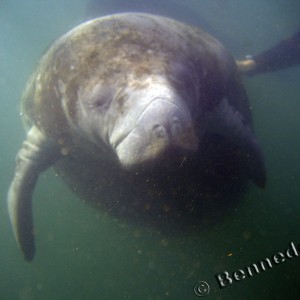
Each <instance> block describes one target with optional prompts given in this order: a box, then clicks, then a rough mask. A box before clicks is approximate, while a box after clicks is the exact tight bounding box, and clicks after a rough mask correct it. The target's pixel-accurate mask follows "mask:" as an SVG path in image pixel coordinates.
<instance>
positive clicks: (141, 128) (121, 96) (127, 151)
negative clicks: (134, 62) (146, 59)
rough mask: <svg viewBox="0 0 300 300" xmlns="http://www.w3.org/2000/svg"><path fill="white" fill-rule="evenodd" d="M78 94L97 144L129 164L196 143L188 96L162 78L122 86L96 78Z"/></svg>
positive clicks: (192, 148)
mask: <svg viewBox="0 0 300 300" xmlns="http://www.w3.org/2000/svg"><path fill="white" fill-rule="evenodd" d="M79 98H80V99H79V100H80V101H79V109H78V111H79V116H80V118H79V120H80V121H79V122H80V127H81V128H82V129H83V130H84V131H85V134H88V136H89V137H90V139H92V141H93V142H94V143H96V144H97V145H98V146H100V147H103V144H105V145H106V146H108V147H109V148H110V149H112V150H113V152H114V153H115V154H116V156H117V158H118V160H119V162H120V164H121V165H122V166H123V167H124V168H126V169H132V168H135V167H137V166H140V165H147V164H148V163H151V162H154V161H156V160H159V159H162V158H163V159H164V160H165V159H169V160H170V161H173V160H174V157H178V159H179V158H180V157H182V156H184V155H186V154H193V153H195V152H196V151H197V149H198V142H199V140H198V136H197V134H196V132H195V128H194V127H193V121H192V116H191V113H190V108H189V106H188V102H187V101H185V99H183V98H182V96H181V95H180V94H178V93H177V92H176V90H175V89H174V88H173V87H172V85H171V84H170V83H168V82H167V81H166V80H165V79H163V78H152V77H150V78H149V77H148V78H146V79H145V80H141V79H139V80H136V81H133V82H131V83H129V84H127V85H126V86H125V87H122V88H120V89H117V88H116V87H109V86H106V87H103V85H102V84H98V85H97V84H96V85H95V86H94V87H93V88H91V89H89V90H86V91H83V92H82V93H81V95H80V96H79Z"/></svg>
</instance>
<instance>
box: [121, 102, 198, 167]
mask: <svg viewBox="0 0 300 300" xmlns="http://www.w3.org/2000/svg"><path fill="white" fill-rule="evenodd" d="M198 142H199V141H198V137H197V135H196V134H195V130H194V126H193V122H192V118H191V115H190V113H189V111H188V109H187V108H186V107H184V106H183V105H181V104H180V103H177V102H173V101H170V100H169V99H164V98H157V99H155V100H154V101H152V102H151V103H150V104H149V105H148V106H147V107H146V108H145V109H144V110H143V112H142V113H141V114H140V116H139V117H138V118H137V120H136V122H135V124H134V126H133V128H132V129H131V130H130V131H129V132H128V134H127V135H126V136H125V137H124V138H123V139H122V140H121V141H120V142H119V143H118V145H117V146H116V148H115V151H116V154H117V156H118V159H119V161H120V163H121V165H122V166H123V167H125V168H131V167H133V166H136V165H139V164H143V163H147V162H148V161H155V160H157V159H159V158H160V157H161V155H162V154H166V153H170V154H172V153H174V152H178V151H182V152H183V153H184V152H188V153H189V152H192V153H193V152H196V151H197V149H198Z"/></svg>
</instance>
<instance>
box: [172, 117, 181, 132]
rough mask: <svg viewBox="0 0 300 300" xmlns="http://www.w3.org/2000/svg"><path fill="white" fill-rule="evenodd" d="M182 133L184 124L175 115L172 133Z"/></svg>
mask: <svg viewBox="0 0 300 300" xmlns="http://www.w3.org/2000/svg"><path fill="white" fill-rule="evenodd" d="M180 133H182V126H181V123H180V121H179V120H178V118H177V117H173V119H172V134H173V135H178V134H180Z"/></svg>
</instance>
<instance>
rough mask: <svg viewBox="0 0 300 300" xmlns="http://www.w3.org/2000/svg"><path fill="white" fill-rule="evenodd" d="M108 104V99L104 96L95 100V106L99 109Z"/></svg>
mask: <svg viewBox="0 0 300 300" xmlns="http://www.w3.org/2000/svg"><path fill="white" fill-rule="evenodd" d="M107 105H108V101H107V100H106V99H105V98H104V97H100V98H97V99H96V100H94V107H95V108H97V109H100V108H104V107H105V106H107Z"/></svg>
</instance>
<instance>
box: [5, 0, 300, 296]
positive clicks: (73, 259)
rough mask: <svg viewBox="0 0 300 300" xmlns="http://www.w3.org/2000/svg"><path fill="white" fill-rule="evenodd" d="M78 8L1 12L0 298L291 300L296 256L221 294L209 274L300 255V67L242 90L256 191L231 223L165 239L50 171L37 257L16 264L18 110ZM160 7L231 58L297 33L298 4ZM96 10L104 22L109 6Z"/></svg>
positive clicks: (44, 184) (41, 188) (39, 210)
mask: <svg viewBox="0 0 300 300" xmlns="http://www.w3.org/2000/svg"><path fill="white" fill-rule="evenodd" d="M87 2H88V1H83V0H82V1H80V0H73V1H71V0H63V1H37V0H36V1H34V0H30V1H21V0H10V1H8V0H7V1H6V0H3V1H1V2H0V23H1V26H0V87H1V99H0V101H1V110H0V114H1V117H0V130H1V140H2V143H1V148H0V151H1V155H0V166H1V173H0V174H1V175H0V176H1V177H0V178H1V180H0V191H1V207H0V245H1V250H0V299H5V300H6V299H9V300H10V299H19V300H31V299H43V300H44V299H45V300H46V299H47V300H48V299H147V300H150V299H151V300H152V299H153V300H154V299H197V298H198V297H197V296H196V295H195V293H194V291H193V288H194V285H195V283H197V282H198V281H200V280H204V281H206V282H207V283H208V284H209V285H210V293H209V295H208V296H206V298H207V299H299V297H300V287H299V276H300V272H299V267H300V259H299V257H295V258H290V259H288V258H286V261H284V262H282V263H280V264H278V265H276V266H274V267H273V268H272V269H269V270H266V271H265V272H261V273H260V274H257V275H255V276H253V277H252V278H245V279H243V280H241V281H240V282H237V281H235V282H234V283H233V284H232V285H230V286H227V287H226V288H224V289H220V288H219V286H218V284H217V280H216V278H215V275H216V274H219V273H222V272H224V271H228V272H229V273H230V276H233V275H232V273H233V272H234V271H237V270H239V269H243V268H245V267H247V266H249V265H251V264H252V263H256V262H258V261H261V260H263V259H265V258H267V257H268V258H271V257H272V256H273V255H274V254H277V253H278V252H282V253H283V252H284V251H285V250H286V249H288V247H289V244H290V242H294V244H295V245H296V246H298V245H300V234H299V225H300V201H299V199H300V117H299V115H300V84H299V78H300V67H294V68H290V69H288V70H285V71H281V72H277V73H273V74H265V75H261V76H257V77H255V78H247V79H245V85H246V87H247V91H248V94H249V97H250V100H251V103H252V106H253V115H254V119H255V127H256V132H257V135H258V137H259V139H260V141H261V143H262V145H263V148H264V152H265V156H266V164H267V169H268V184H267V187H266V189H265V190H258V189H257V188H255V187H254V186H250V188H249V191H248V192H247V193H246V194H245V196H244V197H243V199H242V200H241V202H240V203H239V204H238V205H237V206H236V207H235V208H234V209H233V210H232V212H231V213H228V214H226V215H225V216H224V217H223V218H222V219H220V220H216V221H215V222H211V223H212V225H210V226H205V227H203V228H198V229H197V232H191V233H189V234H177V235H176V234H174V235H166V234H164V233H161V232H160V231H159V230H158V229H153V228H149V227H146V226H140V225H139V226H138V225H137V224H130V223H129V222H125V221H120V220H116V219H114V218H113V217H111V216H110V215H107V214H106V213H105V212H99V211H95V210H93V209H92V208H90V207H88V206H87V205H84V204H82V202H81V201H80V200H79V199H78V197H77V196H76V195H74V194H72V192H71V191H69V189H68V188H67V187H66V186H65V185H64V184H63V183H62V182H61V181H60V179H59V178H57V177H55V175H54V172H53V171H51V170H50V171H47V172H46V173H45V174H44V175H42V176H41V178H40V180H39V184H38V185H37V188H36V190H35V195H34V199H35V200H34V217H35V225H36V240H37V255H36V258H35V260H34V261H33V262H32V263H30V264H28V263H26V262H24V261H23V258H22V257H21V253H20V251H19V249H18V248H17V245H16V243H15V241H14V238H13V234H12V230H11V228H10V224H9V220H8V214H7V208H6V193H7V189H8V186H9V182H10V180H11V178H12V175H13V168H14V157H15V155H16V152H17V150H18V148H19V147H20V144H21V142H22V140H23V138H24V130H23V128H22V124H21V120H20V117H19V112H18V109H19V106H18V105H19V99H20V95H21V93H22V89H23V88H24V85H25V82H26V79H27V78H28V76H29V75H30V74H31V72H32V70H33V68H34V66H35V64H36V63H37V61H38V59H39V58H40V56H41V55H42V53H43V52H44V51H45V49H46V47H47V46H48V45H49V44H50V43H51V42H52V41H53V40H55V38H57V37H59V36H60V35H61V34H63V33H64V32H66V31H67V30H69V29H70V28H72V27H74V26H75V25H77V24H79V23H80V22H82V21H83V20H85V19H86V16H87V15H88V12H87V11H86V5H87ZM124 2H125V1H124ZM141 2H142V1H141ZM144 2H145V3H147V5H146V7H148V8H149V7H151V5H156V4H155V2H153V3H152V2H150V1H147V2H146V1H144ZM162 2H163V3H165V5H166V7H168V6H169V10H168V9H167V10H165V8H164V12H165V11H168V12H169V13H170V15H171V14H172V10H173V11H174V10H175V9H176V4H180V5H182V6H184V7H185V8H186V9H187V11H192V12H193V16H195V14H196V15H199V22H202V23H201V24H209V29H210V30H212V31H213V32H214V33H215V34H216V35H217V36H218V38H219V39H221V40H222V41H223V42H224V44H225V45H226V47H227V48H229V49H230V50H231V51H232V53H233V54H234V55H235V57H238V58H241V57H243V56H244V55H245V54H248V53H257V52H259V51H261V50H263V49H265V48H267V47H269V46H271V45H272V44H274V43H276V42H277V41H279V40H280V39H281V38H283V37H286V36H288V35H290V34H292V33H294V32H295V31H297V30H299V28H300V19H299V13H300V4H299V2H298V1H296V0H294V1H292V0H285V1H279V0H272V1H271V0H263V1H261V0H255V1H243V0H235V1H231V0H227V1H226V0H223V1H222V0H190V1H189V2H188V4H184V1H181V2H180V1H175V0H173V1H172V0H168V1H167V0H162ZM103 3H104V4H103V5H104V6H103V7H104V8H103V13H105V12H106V11H109V10H110V7H108V5H109V3H108V1H103ZM151 3H152V4H151ZM89 13H90V12H89ZM93 13H94V12H93ZM184 13H187V12H185V11H182V14H183V15H182V19H185V18H186V20H187V21H188V20H189V17H188V16H186V15H184ZM176 16H178V9H177V12H176ZM193 20H194V19H193ZM204 21H205V22H204ZM299 253H300V250H299Z"/></svg>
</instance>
